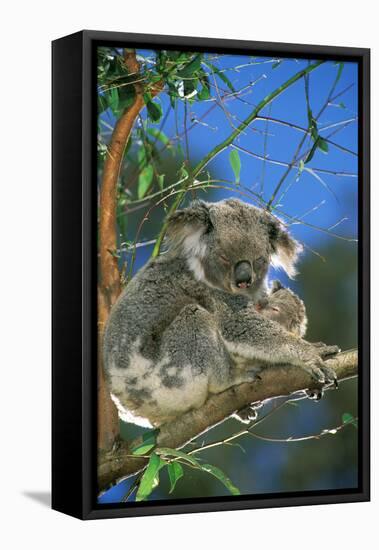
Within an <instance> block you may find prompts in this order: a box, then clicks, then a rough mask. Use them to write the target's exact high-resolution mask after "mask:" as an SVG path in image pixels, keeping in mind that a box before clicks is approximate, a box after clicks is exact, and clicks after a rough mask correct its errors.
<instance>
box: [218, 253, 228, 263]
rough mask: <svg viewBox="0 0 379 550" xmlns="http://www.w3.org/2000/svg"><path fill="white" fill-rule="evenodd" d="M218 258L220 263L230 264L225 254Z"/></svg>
mask: <svg viewBox="0 0 379 550" xmlns="http://www.w3.org/2000/svg"><path fill="white" fill-rule="evenodd" d="M220 260H221V261H222V263H224V264H225V265H230V261H229V260H228V258H227V257H226V256H224V255H223V254H221V256H220Z"/></svg>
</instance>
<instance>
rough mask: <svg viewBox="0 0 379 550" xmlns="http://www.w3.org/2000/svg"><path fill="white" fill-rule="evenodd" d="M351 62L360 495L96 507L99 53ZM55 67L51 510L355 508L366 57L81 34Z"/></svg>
mask: <svg viewBox="0 0 379 550" xmlns="http://www.w3.org/2000/svg"><path fill="white" fill-rule="evenodd" d="M101 44H106V45H110V44H112V45H117V46H126V45H130V46H131V47H144V48H154V47H159V48H173V47H177V48H179V49H191V50H192V51H193V50H196V51H203V50H204V51H215V52H228V53H244V54H246V53H250V54H251V53H255V54H260V55H276V56H279V57H286V56H295V57H298V58H304V57H306V58H309V57H311V58H313V59H325V58H327V59H333V60H341V61H356V62H357V63H358V66H359V180H358V181H359V204H358V209H359V245H358V246H359V254H358V257H359V276H358V285H359V291H360V292H359V294H360V296H359V358H360V361H359V368H360V375H359V385H358V388H359V418H360V428H359V487H358V488H357V489H354V490H350V489H344V490H334V491H314V492H307V493H291V494H283V493H280V494H270V495H266V496H259V497H257V498H255V497H252V496H241V497H235V496H233V497H222V498H221V497H220V498H202V499H186V500H185V501H184V500H181V501H180V500H177V501H173V500H170V501H168V502H167V503H162V502H142V503H132V504H127V505H123V504H122V503H121V504H117V505H114V504H109V505H98V504H97V503H96V455H97V449H96V440H97V436H96V434H97V427H96V398H97V391H96V388H97V361H96V356H97V349H96V344H97V343H96V264H97V261H96V204H97V202H96V184H95V178H96V164H95V162H96V155H95V152H94V147H93V141H94V140H93V135H94V134H96V102H95V101H94V99H95V93H94V91H95V75H96V71H95V59H94V57H95V56H94V55H93V52H94V48H95V47H96V46H98V45H101ZM52 54H53V55H52V61H53V72H52V74H53V87H52V93H53V125H52V138H53V147H52V156H53V169H52V179H53V200H52V209H53V228H52V229H53V266H52V276H53V314H52V320H53V329H52V344H53V355H52V365H53V372H52V374H53V385H52V430H53V433H52V439H53V444H52V507H53V508H54V509H55V510H58V511H61V512H64V513H66V514H70V515H72V516H75V517H77V518H81V519H97V518H114V517H124V516H137V515H138V516H142V515H151V514H173V513H186V512H203V511H217V510H238V509H246V508H265V507H278V506H289V505H290V506H299V505H310V504H329V503H342V502H358V501H367V500H369V499H370V415H369V411H370V401H369V400H370V372H369V369H370V342H369V334H370V280H369V273H370V257H369V249H370V202H369V201H370V187H369V186H370V183H369V180H370V50H368V49H362V48H345V47H335V46H314V45H302V44H283V43H267V42H247V41H240V40H224V39H221V40H219V39H210V38H194V37H176V36H160V35H144V34H130V33H118V32H101V31H90V30H86V31H81V32H78V33H76V34H72V35H70V36H66V37H63V38H61V39H59V40H55V41H54V42H53V44H52Z"/></svg>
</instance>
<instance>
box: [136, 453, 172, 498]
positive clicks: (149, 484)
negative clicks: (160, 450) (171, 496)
mask: <svg viewBox="0 0 379 550" xmlns="http://www.w3.org/2000/svg"><path fill="white" fill-rule="evenodd" d="M165 464H166V463H165V462H164V461H163V460H162V459H161V458H160V457H159V456H158V455H157V454H155V453H152V455H151V457H150V459H149V463H148V465H147V468H146V470H145V472H144V474H143V476H142V478H141V481H140V483H139V485H138V490H137V494H136V501H137V502H139V501H141V500H146V499H147V497H148V496H150V495H151V493H152V491H153V489H154V488H155V487H156V486H157V485H158V484H159V470H160V469H161V468H162V467H163V466H164V465H165Z"/></svg>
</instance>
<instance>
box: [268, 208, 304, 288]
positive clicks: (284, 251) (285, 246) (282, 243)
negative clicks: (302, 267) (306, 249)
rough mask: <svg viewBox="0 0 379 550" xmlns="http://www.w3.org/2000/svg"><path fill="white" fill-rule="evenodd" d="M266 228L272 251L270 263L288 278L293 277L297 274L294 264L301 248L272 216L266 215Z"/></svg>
mask: <svg viewBox="0 0 379 550" xmlns="http://www.w3.org/2000/svg"><path fill="white" fill-rule="evenodd" d="M267 226H268V234H269V240H270V244H271V249H272V256H271V263H272V264H273V265H274V266H278V267H282V268H283V269H284V271H285V272H286V273H287V275H288V276H289V277H290V278H292V277H294V276H295V275H296V273H297V272H296V268H295V264H296V261H297V258H298V256H299V254H300V252H301V251H302V250H303V247H302V246H301V244H300V243H299V242H297V241H296V240H295V239H294V238H293V237H291V235H290V234H289V233H288V231H287V230H286V228H285V226H284V224H283V223H282V222H281V221H280V220H278V218H276V217H275V216H273V215H272V214H268V218H267Z"/></svg>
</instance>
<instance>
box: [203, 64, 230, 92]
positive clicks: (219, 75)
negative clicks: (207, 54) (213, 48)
mask: <svg viewBox="0 0 379 550" xmlns="http://www.w3.org/2000/svg"><path fill="white" fill-rule="evenodd" d="M205 64H206V65H207V67H209V68H210V69H212V71H213V72H214V73H215V74H217V76H218V77H219V78H220V79H221V80H222V81H223V82H224V83H225V84H226V85H227V86H228V88H229V90H231V91H232V92H235V91H236V89H235V87H234V86H233V84H232V83H231V82H230V80H229V78H228V77H227V76H226V74H225V73H224V72H222V71H220V69H219V68H218V67H216V65H213V63H209V62H206V63H205Z"/></svg>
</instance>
